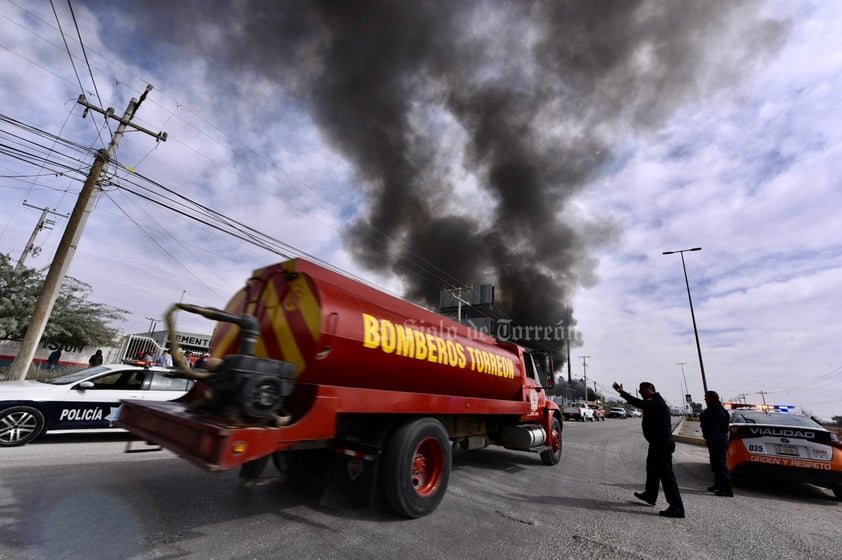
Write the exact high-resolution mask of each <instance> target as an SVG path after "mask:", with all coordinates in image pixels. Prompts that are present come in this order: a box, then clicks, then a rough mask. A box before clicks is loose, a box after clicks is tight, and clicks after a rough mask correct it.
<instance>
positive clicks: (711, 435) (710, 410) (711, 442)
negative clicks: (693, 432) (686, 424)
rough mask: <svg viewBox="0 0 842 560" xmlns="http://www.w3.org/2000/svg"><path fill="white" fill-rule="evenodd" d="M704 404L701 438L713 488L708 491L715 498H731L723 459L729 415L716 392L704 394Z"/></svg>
mask: <svg viewBox="0 0 842 560" xmlns="http://www.w3.org/2000/svg"><path fill="white" fill-rule="evenodd" d="M705 403H707V405H708V406H707V408H706V409H705V410H704V412H702V416H701V425H702V437H704V438H705V445H706V446H707V448H708V456H709V457H710V470H712V471H713V486H708V490H710V491H711V492H713V493H714V494H716V495H717V496H733V495H734V490H733V488H732V487H731V475H730V474H729V473H728V462H727V460H726V458H725V457H726V455H727V453H728V426H729V423H730V422H731V415H730V414H728V411H727V410H725V407H724V406H722V403H721V402H720V400H719V393H717V392H716V391H708V392H707V393H705Z"/></svg>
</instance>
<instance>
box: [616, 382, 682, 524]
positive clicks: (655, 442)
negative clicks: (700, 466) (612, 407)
mask: <svg viewBox="0 0 842 560" xmlns="http://www.w3.org/2000/svg"><path fill="white" fill-rule="evenodd" d="M614 390H616V391H618V392H619V393H620V396H621V397H623V398H624V399H626V401H627V402H629V403H630V404H633V405H634V406H636V407H637V408H640V409H642V410H643V419H642V422H641V423H642V425H643V437H644V438H646V441H647V442H649V452H648V453H647V455H646V489H645V490H644V491H643V492H635V493H634V496H635V497H636V498H638V499H640V500H643V501H644V502H646V503H647V504H649V505H651V506H654V505H655V502H656V501H657V500H658V487H659V486H660V485H663V487H664V497H665V498H666V499H667V503H668V504H669V507H668V508H667V509H665V510H663V511H661V512H660V515H662V516H664V517H684V502H683V501H682V500H681V494H680V493H679V492H678V483H677V482H676V481H675V474H674V473H673V471H672V454H673V452H674V451H675V439H674V438H673V437H672V420H671V417H670V409H669V407H668V406H667V403H666V402H664V399H663V397H661V395H660V393H658V392H656V391H655V386H654V385H653V384H651V383H649V382H647V381H644V382H642V383H641V384H640V395H641V396H642V397H643V398H642V399H638V398H636V397H633V396H631V395H630V394H628V393H626V392H625V391H624V390H623V386H622V385H620V384H618V383H614Z"/></svg>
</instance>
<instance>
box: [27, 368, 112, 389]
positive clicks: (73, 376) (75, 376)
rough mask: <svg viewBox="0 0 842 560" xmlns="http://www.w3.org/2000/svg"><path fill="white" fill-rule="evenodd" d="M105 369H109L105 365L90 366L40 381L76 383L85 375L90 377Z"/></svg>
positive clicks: (54, 383)
mask: <svg viewBox="0 0 842 560" xmlns="http://www.w3.org/2000/svg"><path fill="white" fill-rule="evenodd" d="M107 371H110V370H109V368H107V367H105V366H96V367H92V368H87V369H83V370H80V371H77V372H74V373H68V374H67V375H62V376H61V377H56V378H55V379H41V380H40V381H41V383H50V384H51V385H69V384H71V383H76V382H77V381H79V380H81V379H85V378H86V377H90V376H92V375H96V374H98V373H105V372H107Z"/></svg>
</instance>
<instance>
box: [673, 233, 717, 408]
mask: <svg viewBox="0 0 842 560" xmlns="http://www.w3.org/2000/svg"><path fill="white" fill-rule="evenodd" d="M701 250H702V248H701V247H693V248H692V249H680V250H678V251H664V253H663V254H664V255H674V254H675V253H678V254H680V255H681V268H682V269H684V284H685V285H686V286H687V300H688V301H689V302H690V317H691V318H692V319H693V334H695V335H696V351H697V352H698V353H699V369H701V370H702V387H703V388H704V390H705V393H707V392H708V382H707V379H705V364H704V363H703V362H702V346H701V345H700V344H699V330H698V329H697V328H696V314H695V313H694V312H693V298H692V297H691V296H690V282H689V281H688V280H687V266H686V265H685V264H684V253H686V252H689V251H701Z"/></svg>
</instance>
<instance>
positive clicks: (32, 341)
mask: <svg viewBox="0 0 842 560" xmlns="http://www.w3.org/2000/svg"><path fill="white" fill-rule="evenodd" d="M150 91H152V86H146V91H144V92H143V93H142V94H141V96H140V100H137V99H135V98H132V100H131V101H129V105H128V106H127V107H126V112H125V113H124V114H123V116H122V117H117V116H115V115H114V109H113V108H111V107H109V108H108V109H107V110H103V109H101V108H99V107H96V106H95V105H91V104H90V103H88V101H87V99H85V96H84V95H80V96H79V99H78V101H77V102H78V103H79V104H80V105H84V106H85V113H84V114H83V117H84V115H87V113H88V110H93V111H96V112H98V113H101V114H103V115H105V118H106V119H108V118H111V119H115V120H117V121H119V123H120V124H119V125H118V126H117V130H116V131H115V132H114V135H113V136H112V137H111V142H110V143H109V144H108V148H107V149H101V150H99V152H98V153H97V156H96V158H95V159H94V163H93V165H92V166H91V170H90V172H89V173H88V177H87V179H85V184H84V185H82V191H81V192H80V193H79V198H78V199H77V200H76V205H75V206H74V207H73V212H72V213H71V214H70V220H69V221H68V222H67V227H66V228H65V230H64V235H62V237H61V241H60V242H59V245H58V248H57V249H56V254H55V256H54V257H53V262H52V264H51V265H50V271H49V272H48V273H47V278H46V279H45V280H44V286H43V287H42V288H41V294H40V295H39V296H38V301H37V302H35V310H34V311H33V312H32V318H31V319H30V321H29V325H28V326H27V328H26V334H25V335H24V337H23V341H22V342H21V345H20V351H19V352H18V355H17V357H16V358H15V361H14V362H12V365H11V366H10V367H9V378H10V379H25V378H26V374H27V372H28V371H29V366H30V365H31V364H32V359H33V358H34V357H35V351H36V349H37V347H38V343H39V342H40V341H41V337H42V336H43V335H44V329H45V328H46V327H47V321H48V320H49V318H50V313H52V311H53V305H55V302H56V298H57V297H58V293H59V290H60V289H61V283H62V282H63V281H64V276H65V275H66V274H67V269H68V268H70V262H71V261H72V260H73V255H74V254H75V253H76V248H77V246H78V245H79V239H80V238H81V237H82V230H83V229H84V228H85V223H86V222H87V221H88V216H89V215H90V213H91V211H92V210H93V207H94V204H95V203H96V199H97V195H98V194H99V184H98V183H99V179H100V177H101V176H102V174H103V173H105V171H106V170H107V169H108V164H109V163H110V162H111V161H112V160H113V159H114V156H115V155H116V154H117V147H118V146H119V145H120V140H121V139H122V138H123V134H124V133H125V131H126V127H127V126H130V127H132V128H134V129H136V130H139V131H140V132H145V133H146V134H149V135H150V136H152V137H154V138H155V139H156V140H157V141H159V142H166V140H167V133H166V132H158V133H154V132H151V131H150V130H147V129H145V128H143V127H141V126H139V125H136V124H134V123H132V122H131V120H132V118H134V115H135V113H136V112H137V109H138V108H139V107H140V104H141V103H143V101H144V100H145V99H146V96H147V95H148V94H149V92H150Z"/></svg>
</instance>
